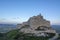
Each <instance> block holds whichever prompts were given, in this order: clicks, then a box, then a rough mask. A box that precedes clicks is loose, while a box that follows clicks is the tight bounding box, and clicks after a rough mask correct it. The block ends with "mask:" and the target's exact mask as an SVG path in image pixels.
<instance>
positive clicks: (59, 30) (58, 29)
mask: <svg viewBox="0 0 60 40" xmlns="http://www.w3.org/2000/svg"><path fill="white" fill-rule="evenodd" d="M52 28H53V29H55V30H56V31H57V32H58V33H60V25H52Z"/></svg>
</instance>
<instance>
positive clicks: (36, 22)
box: [28, 15, 50, 29]
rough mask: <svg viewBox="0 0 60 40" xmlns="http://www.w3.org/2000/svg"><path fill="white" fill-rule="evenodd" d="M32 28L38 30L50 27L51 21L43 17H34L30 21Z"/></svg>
mask: <svg viewBox="0 0 60 40" xmlns="http://www.w3.org/2000/svg"><path fill="white" fill-rule="evenodd" d="M28 23H29V25H30V27H33V28H35V29H36V28H37V27H39V26H45V27H50V21H47V20H45V19H44V18H43V16H41V15H37V16H33V17H31V18H30V19H29V20H28Z"/></svg>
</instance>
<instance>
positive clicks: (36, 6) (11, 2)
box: [0, 0, 60, 25]
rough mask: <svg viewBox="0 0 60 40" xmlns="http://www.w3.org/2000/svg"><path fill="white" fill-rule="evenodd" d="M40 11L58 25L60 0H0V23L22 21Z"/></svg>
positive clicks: (59, 20) (59, 23)
mask: <svg viewBox="0 0 60 40" xmlns="http://www.w3.org/2000/svg"><path fill="white" fill-rule="evenodd" d="M40 13H41V14H42V16H43V17H44V18H45V19H46V20H49V21H50V22H51V24H58V25H60V0H0V23H22V22H25V21H27V20H28V19H29V18H30V17H32V16H36V15H38V14H40Z"/></svg>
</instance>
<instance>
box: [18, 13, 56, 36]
mask: <svg viewBox="0 0 60 40" xmlns="http://www.w3.org/2000/svg"><path fill="white" fill-rule="evenodd" d="M17 28H18V29H20V31H22V32H24V33H34V34H38V35H40V34H41V33H42V34H45V33H56V31H55V30H53V29H52V28H51V27H50V21H47V20H46V19H44V18H43V16H42V15H41V14H40V15H37V16H33V17H30V19H29V20H28V21H27V22H23V23H22V24H18V25H17Z"/></svg>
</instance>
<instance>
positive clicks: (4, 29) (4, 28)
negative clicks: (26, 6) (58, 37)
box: [0, 24, 16, 33]
mask: <svg viewBox="0 0 60 40" xmlns="http://www.w3.org/2000/svg"><path fill="white" fill-rule="evenodd" d="M13 29H16V25H15V24H0V32H2V33H5V32H8V31H10V30H13Z"/></svg>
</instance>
